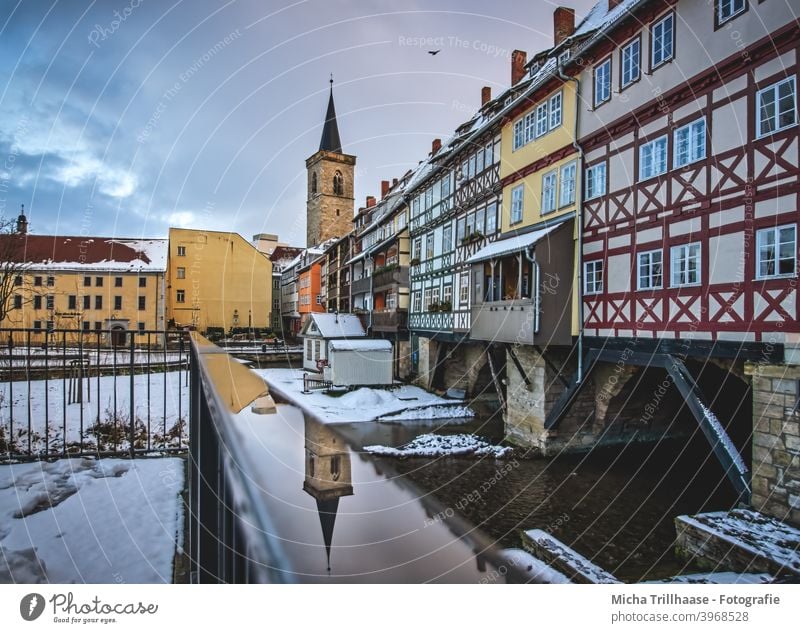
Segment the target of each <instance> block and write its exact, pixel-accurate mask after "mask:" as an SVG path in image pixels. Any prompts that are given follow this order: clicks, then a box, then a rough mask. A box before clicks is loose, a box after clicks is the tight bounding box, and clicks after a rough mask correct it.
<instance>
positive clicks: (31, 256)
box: [2, 235, 169, 272]
mask: <svg viewBox="0 0 800 633" xmlns="http://www.w3.org/2000/svg"><path fill="white" fill-rule="evenodd" d="M2 239H13V240H18V241H19V248H18V249H16V253H15V255H14V256H15V259H16V260H17V261H20V262H27V263H29V264H30V265H31V267H32V268H35V269H47V270H96V271H118V272H125V271H130V272H134V271H138V270H142V271H148V272H164V271H166V269H167V253H168V250H169V240H166V239H133V238H110V237H88V236H60V235H59V236H56V235H7V236H3V237H2Z"/></svg>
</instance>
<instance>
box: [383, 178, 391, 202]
mask: <svg viewBox="0 0 800 633" xmlns="http://www.w3.org/2000/svg"><path fill="white" fill-rule="evenodd" d="M389 188H390V185H389V181H388V180H381V200H383V199H384V198H385V197H386V194H387V193H389Z"/></svg>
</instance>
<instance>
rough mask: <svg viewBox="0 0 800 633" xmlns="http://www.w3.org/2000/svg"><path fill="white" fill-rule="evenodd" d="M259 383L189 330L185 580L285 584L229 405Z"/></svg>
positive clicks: (234, 406)
mask: <svg viewBox="0 0 800 633" xmlns="http://www.w3.org/2000/svg"><path fill="white" fill-rule="evenodd" d="M263 391H264V383H263V381H262V380H261V379H260V378H258V377H257V376H255V374H254V373H253V372H251V371H249V370H248V369H246V368H245V367H244V366H243V365H242V364H241V363H237V362H236V361H234V360H232V359H231V358H230V356H228V354H226V353H225V352H224V351H223V350H221V349H220V348H218V347H216V346H214V345H212V344H210V343H209V342H208V341H206V340H205V339H203V338H202V337H200V336H197V335H196V334H192V341H191V408H190V415H189V421H190V422H189V423H190V430H189V437H190V445H189V509H190V515H189V526H190V529H189V558H190V561H191V580H192V582H193V583H216V582H225V583H231V582H236V583H244V582H289V581H290V580H291V578H290V575H289V573H290V572H289V569H290V568H289V565H288V562H287V561H286V559H285V554H284V552H283V549H282V547H281V544H280V542H279V540H278V537H277V536H276V530H275V528H274V526H273V525H272V524H271V521H270V518H269V516H268V515H267V512H266V509H265V508H264V504H263V503H262V502H261V501H260V499H259V492H258V488H257V485H256V482H254V481H253V479H252V477H251V476H249V475H248V474H247V473H248V472H252V467H251V466H250V465H249V464H248V463H247V458H246V455H247V453H246V451H245V450H244V448H243V445H242V438H241V437H240V436H239V435H238V431H237V425H236V424H234V420H233V416H232V414H231V410H233V411H237V412H238V411H240V410H241V409H242V408H243V407H245V406H248V404H249V403H250V401H251V400H252V399H254V398H256V397H257V396H258V395H259V394H261V393H262V392H263Z"/></svg>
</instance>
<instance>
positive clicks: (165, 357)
mask: <svg viewBox="0 0 800 633" xmlns="http://www.w3.org/2000/svg"><path fill="white" fill-rule="evenodd" d="M86 341H87V346H86V347H84V348H83V349H82V350H81V348H80V347H77V346H73V344H72V343H70V346H69V347H66V348H63V347H60V346H59V344H58V343H52V344H51V346H50V348H49V350H47V351H45V349H44V348H43V347H42V346H41V345H31V346H30V347H27V346H25V345H17V346H16V347H14V349H13V354H12V356H11V359H12V361H13V364H14V368H16V369H24V368H26V367H30V368H31V369H43V368H44V367H45V366H47V367H49V368H50V369H51V370H53V371H60V370H61V369H69V367H70V361H72V360H75V359H78V358H80V357H83V358H85V359H86V360H88V361H89V366H90V367H98V366H103V367H113V366H114V365H116V366H117V367H123V368H124V367H127V366H128V365H130V362H131V355H130V352H129V350H127V349H116V350H114V349H111V350H109V349H106V348H102V349H90V348H89V346H88V344H89V343H91V342H94V340H93V338H91V337H90V336H87V337H86ZM259 349H260V348H259ZM188 351H189V346H188V344H187V345H186V351H185V352H184V353H183V354H181V353H179V352H174V351H167V352H166V353H165V352H164V350H155V349H154V350H151V351H148V350H141V349H135V350H134V351H133V362H134V364H135V365H137V366H146V365H148V364H150V365H164V364H167V365H178V364H182V365H184V366H188V365H189V355H188ZM0 360H2V364H0V369H7V368H8V366H9V357H8V355H7V354H2V355H0Z"/></svg>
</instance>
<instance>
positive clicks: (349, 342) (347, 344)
mask: <svg viewBox="0 0 800 633" xmlns="http://www.w3.org/2000/svg"><path fill="white" fill-rule="evenodd" d="M329 346H330V349H336V350H339V351H358V352H368V351H369V352H377V351H390V350H391V349H392V343H391V341H387V340H386V339H381V338H367V339H356V340H353V339H337V340H335V341H331V342H330V344H329Z"/></svg>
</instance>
